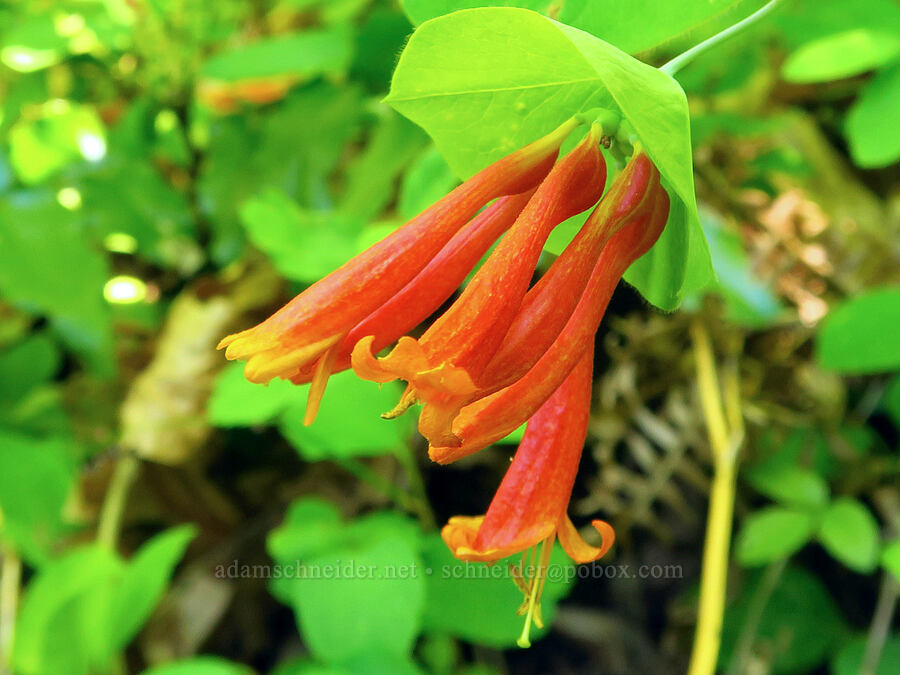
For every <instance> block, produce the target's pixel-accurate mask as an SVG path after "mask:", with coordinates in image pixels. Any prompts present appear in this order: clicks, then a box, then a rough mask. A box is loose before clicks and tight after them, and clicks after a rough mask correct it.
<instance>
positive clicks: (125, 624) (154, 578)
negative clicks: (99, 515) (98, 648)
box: [108, 525, 197, 651]
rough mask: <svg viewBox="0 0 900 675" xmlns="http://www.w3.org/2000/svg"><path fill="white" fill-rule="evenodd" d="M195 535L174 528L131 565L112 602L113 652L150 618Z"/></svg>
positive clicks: (189, 529) (144, 548)
mask: <svg viewBox="0 0 900 675" xmlns="http://www.w3.org/2000/svg"><path fill="white" fill-rule="evenodd" d="M196 534H197V532H196V529H195V528H194V527H193V526H191V525H182V526H180V527H174V528H172V529H171V530H167V531H165V532H163V533H161V534H158V535H156V536H155V537H153V538H152V539H150V540H149V541H147V542H146V543H145V544H144V545H143V546H141V548H140V550H138V552H137V553H136V554H135V556H134V557H133V558H132V559H131V560H130V561H129V563H128V567H127V568H126V569H125V572H124V574H123V575H122V578H121V579H120V580H119V582H118V584H117V585H116V587H115V589H114V590H113V593H112V597H111V600H110V608H109V615H108V616H109V629H108V636H109V637H108V640H109V643H108V644H109V648H110V650H113V651H114V650H119V649H121V648H123V647H124V646H125V645H126V644H128V642H130V641H131V639H132V638H133V637H134V636H135V635H136V634H137V632H138V631H139V630H140V628H141V626H143V625H144V623H145V622H146V621H147V619H148V618H149V617H150V614H151V613H152V612H153V609H154V607H156V605H157V603H158V602H159V600H160V598H161V597H162V595H163V593H164V592H165V590H166V585H167V584H168V581H169V578H170V577H171V576H172V572H173V570H174V569H175V565H177V564H178V562H179V561H180V560H181V558H182V556H184V552H185V550H186V549H187V546H188V544H190V543H191V540H192V539H193V538H194V536H195V535H196Z"/></svg>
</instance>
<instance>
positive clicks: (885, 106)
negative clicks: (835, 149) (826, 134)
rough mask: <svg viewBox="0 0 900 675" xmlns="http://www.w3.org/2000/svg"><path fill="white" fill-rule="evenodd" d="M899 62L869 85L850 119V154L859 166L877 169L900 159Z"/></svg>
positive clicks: (848, 131)
mask: <svg viewBox="0 0 900 675" xmlns="http://www.w3.org/2000/svg"><path fill="white" fill-rule="evenodd" d="M898 109H900V61H898V62H896V63H894V64H893V65H891V66H888V67H887V68H885V69H884V70H882V71H880V72H879V73H878V74H877V75H875V77H873V78H872V80H871V81H870V82H868V83H867V84H866V86H865V87H864V88H863V90H862V92H861V93H860V96H859V98H858V99H857V101H856V102H855V103H854V104H853V107H852V108H850V114H849V115H847V137H848V138H849V139H850V154H851V155H852V156H853V161H854V162H856V163H857V164H858V165H859V166H862V167H866V168H875V167H881V166H887V165H889V164H893V163H894V162H896V161H897V160H898V159H900V115H898V114H897V110H898Z"/></svg>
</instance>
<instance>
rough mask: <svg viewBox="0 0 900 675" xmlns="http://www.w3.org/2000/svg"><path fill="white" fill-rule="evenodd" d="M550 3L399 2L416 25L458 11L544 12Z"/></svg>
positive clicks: (511, 0) (505, 0)
mask: <svg viewBox="0 0 900 675" xmlns="http://www.w3.org/2000/svg"><path fill="white" fill-rule="evenodd" d="M552 3H553V0H400V4H401V6H402V7H403V11H404V12H406V16H408V17H409V20H410V21H412V22H413V23H414V24H416V25H418V24H420V23H424V22H425V21H428V20H429V19H434V18H436V17H438V16H443V15H444V14H450V12H455V11H457V10H460V9H474V8H476V7H521V8H523V9H533V10H535V11H538V12H546V10H547V9H548V8H549V7H550V5H551V4H552Z"/></svg>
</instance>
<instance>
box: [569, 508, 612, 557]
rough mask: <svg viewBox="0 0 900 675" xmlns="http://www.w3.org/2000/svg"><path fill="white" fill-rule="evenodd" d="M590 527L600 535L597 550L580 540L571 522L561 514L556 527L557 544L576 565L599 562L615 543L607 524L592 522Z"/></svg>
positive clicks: (610, 528)
mask: <svg viewBox="0 0 900 675" xmlns="http://www.w3.org/2000/svg"><path fill="white" fill-rule="evenodd" d="M591 525H593V526H594V528H595V529H596V530H597V532H599V533H600V537H601V542H602V543H601V544H600V547H599V548H598V547H596V546H591V545H590V544H588V543H587V542H586V541H585V540H584V539H582V538H581V535H580V534H578V530H576V529H575V526H574V525H573V524H572V521H571V520H569V516H567V515H565V514H563V517H562V518H561V519H560V521H559V525H558V526H557V529H556V534H557V536H558V537H559V543H560V544H561V545H562V547H563V550H564V551H565V552H566V555H568V556H569V557H570V558H571V559H572V560H574V561H575V562H577V563H589V562H594V561H595V560H599V559H600V558H602V557H603V556H605V555H606V553H607V552H608V551H609V549H611V548H612V545H613V543H615V541H616V532H615V530H613V528H612V525H610V524H609V523H606V522H604V521H602V520H593V521H591Z"/></svg>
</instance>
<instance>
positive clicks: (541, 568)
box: [516, 532, 556, 649]
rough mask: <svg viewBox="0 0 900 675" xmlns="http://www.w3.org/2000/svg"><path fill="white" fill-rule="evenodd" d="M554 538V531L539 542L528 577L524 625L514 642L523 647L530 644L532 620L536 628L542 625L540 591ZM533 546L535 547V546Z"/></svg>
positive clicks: (542, 588) (545, 575) (545, 576)
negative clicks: (538, 555) (535, 563)
mask: <svg viewBox="0 0 900 675" xmlns="http://www.w3.org/2000/svg"><path fill="white" fill-rule="evenodd" d="M554 539H556V532H554V533H553V534H551V535H550V536H549V537H547V538H546V539H544V541H543V542H542V543H541V559H540V562H539V563H538V567H537V569H536V570H535V571H534V574H533V575H532V576H531V579H530V584H531V588H530V591H531V592H530V594H529V595H528V598H527V600H526V602H527V610H526V613H525V625H524V626H523V627H522V635H520V636H519V639H518V640H516V644H517V645H519V646H520V647H522V648H523V649H524V648H527V647H530V646H531V639H530V633H531V624H532V622H534V624H535V625H536V626H537V627H538V628H543V627H544V622H543V619H542V617H541V593H543V591H544V581H545V580H546V578H547V567H548V566H549V564H550V554H551V553H552V551H553V540H554ZM534 548H535V549H537V547H534ZM533 561H534V557H533V556H532V562H533Z"/></svg>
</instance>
